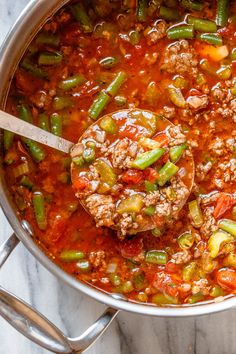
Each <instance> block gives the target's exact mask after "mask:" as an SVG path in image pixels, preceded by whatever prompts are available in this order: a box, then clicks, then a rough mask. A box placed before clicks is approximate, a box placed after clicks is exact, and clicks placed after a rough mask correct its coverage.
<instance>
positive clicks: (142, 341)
mask: <svg viewBox="0 0 236 354" xmlns="http://www.w3.org/2000/svg"><path fill="white" fill-rule="evenodd" d="M39 1H40V0H39ZM49 1H50V0H49ZM27 2H28V0H14V1H13V0H0V9H1V10H0V43H1V42H2V41H3V40H4V37H5V36H6V34H7V32H8V30H9V29H10V26H11V25H12V24H13V23H14V21H15V19H16V17H17V16H18V14H19V12H20V11H21V9H22V8H23V7H24V6H25V5H26V4H27ZM10 233H11V228H10V226H9V225H8V223H7V221H6V219H5V217H4V215H3V213H2V212H1V211H0V243H1V242H3V241H4V240H5V239H6V238H7V236H9V235H10ZM0 284H1V285H3V286H4V287H6V288H7V289H9V290H10V291H12V292H13V293H15V294H17V295H18V296H20V297H22V298H23V299H24V300H26V301H27V302H29V303H31V304H32V305H33V306H35V307H36V308H37V309H38V310H39V311H41V312H42V313H43V314H44V315H45V316H47V317H48V318H49V319H50V320H51V321H53V322H54V323H55V324H56V325H57V326H58V327H59V328H60V329H61V330H62V331H64V332H65V333H66V334H68V335H70V336H77V335H78V334H79V333H81V332H82V331H83V330H85V329H86V328H87V326H88V325H90V324H91V323H92V322H93V321H94V320H95V319H96V318H97V317H98V316H99V314H101V313H102V311H103V310H104V306H103V305H102V304H99V303H97V302H95V301H94V300H92V299H89V298H88V297H86V296H84V295H82V294H79V293H78V292H76V291H75V290H73V289H71V288H69V287H68V286H66V285H65V284H63V283H61V282H59V281H58V280H57V279H56V278H55V277H54V276H52V275H51V274H50V273H49V272H48V271H47V270H45V269H44V268H43V267H42V266H41V265H40V264H39V263H38V262H37V261H36V260H35V259H34V258H33V257H32V256H31V254H29V252H28V251H27V250H26V249H25V248H24V247H23V246H22V245H19V246H18V247H17V249H16V250H15V251H14V252H13V254H12V256H11V257H10V259H9V260H8V262H7V264H6V265H5V266H4V268H3V269H2V270H1V273H0ZM235 317H236V312H235V310H231V311H228V312H224V313H220V314H216V315H210V316H202V317H199V318H187V319H163V318H150V317H144V316H143V317H141V316H138V315H134V314H129V313H124V312H123V313H120V314H119V315H118V318H117V319H116V320H115V321H114V322H113V323H112V325H111V326H110V327H109V328H108V330H107V331H106V333H105V334H104V335H103V336H102V338H101V339H99V340H98V341H97V342H96V344H95V345H94V346H93V347H92V348H90V349H89V350H88V351H87V352H86V353H88V354H106V353H107V354H144V353H145V354H235V353H236V318H235ZM6 353H7V354H46V353H48V352H47V351H46V350H43V349H41V348H39V347H38V346H36V345H35V344H33V343H31V342H30V341H28V339H26V338H24V337H23V336H22V335H21V334H19V333H17V332H16V331H15V330H14V329H13V328H11V327H10V326H9V325H8V324H7V323H6V322H5V321H4V320H3V319H1V318H0V354H6Z"/></svg>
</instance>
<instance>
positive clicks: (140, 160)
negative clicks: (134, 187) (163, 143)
mask: <svg viewBox="0 0 236 354" xmlns="http://www.w3.org/2000/svg"><path fill="white" fill-rule="evenodd" d="M165 152H166V150H165V149H163V148H158V149H154V150H150V151H146V152H144V153H142V154H139V155H138V157H137V158H136V159H135V160H134V161H133V162H132V167H133V168H136V169H138V170H145V168H147V167H149V166H151V165H152V164H154V162H156V161H157V160H159V158H160V157H161V156H162V155H163V154H164V153H165Z"/></svg>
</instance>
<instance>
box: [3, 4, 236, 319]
mask: <svg viewBox="0 0 236 354" xmlns="http://www.w3.org/2000/svg"><path fill="white" fill-rule="evenodd" d="M67 2H68V0H64V1H58V0H50V1H48V0H40V1H38V0H32V1H31V2H30V3H29V5H28V6H27V8H26V9H25V11H24V12H23V14H22V15H21V16H20V18H19V19H18V21H17V23H16V24H15V26H14V28H13V30H12V31H11V33H10V35H9V36H8V38H7V40H6V42H5V44H4V45H3V47H2V50H1V53H0V54H1V55H0V77H1V85H0V108H1V109H3V110H4V108H5V103H6V98H7V93H8V91H9V86H10V81H11V78H12V76H13V75H14V70H15V68H16V66H17V64H18V62H19V60H20V58H21V57H22V54H23V53H24V51H25V49H26V48H27V46H28V44H29V43H30V41H31V39H32V38H33V36H34V35H35V34H36V32H37V30H38V29H40V27H41V26H42V24H43V23H44V22H45V20H46V18H47V17H49V16H51V15H52V14H53V13H55V11H56V10H58V9H59V8H60V7H61V6H63V5H65V4H66V3H67ZM0 178H1V181H0V203H1V206H2V208H3V210H4V212H5V215H6V217H7V218H8V220H9V223H10V224H11V226H12V228H13V229H14V231H15V233H16V234H17V237H18V238H19V239H20V240H21V241H22V242H23V244H24V245H25V246H26V247H27V249H28V250H29V251H30V252H31V253H32V254H33V255H34V256H35V257H36V258H37V259H38V260H39V261H40V262H41V263H42V264H43V265H44V266H45V267H46V268H47V269H48V270H49V271H50V272H51V273H53V274H54V275H55V276H57V277H58V278H60V279H61V280H63V281H64V282H65V283H67V284H68V285H70V286H72V287H73V288H74V289H77V290H78V291H81V292H83V293H85V294H87V295H89V296H90V297H92V298H94V299H96V300H97V301H100V302H102V303H105V304H107V305H109V306H111V307H112V308H117V309H122V310H126V311H130V312H134V313H139V314H143V315H150V316H159V317H161V316H163V317H185V316H198V315H204V314H209V313H214V312H219V311H223V310H226V309H230V308H233V307H234V306H236V297H235V296H233V295H232V296H227V297H226V298H225V300H224V301H222V302H219V303H216V302H214V301H206V302H204V303H203V302H202V303H197V304H194V305H182V306H169V307H157V306H155V305H152V304H138V303H134V302H131V301H126V299H122V298H120V297H116V296H112V295H110V294H106V293H104V292H102V291H99V290H97V289H95V288H93V287H91V286H88V285H86V284H83V283H82V282H79V281H78V280H76V279H75V278H73V277H71V276H70V275H68V274H66V273H65V272H64V271H63V270H61V269H60V268H59V267H58V266H56V265H55V264H54V263H52V262H51V261H50V259H49V258H48V257H47V256H46V255H45V254H44V253H43V252H42V251H41V250H40V249H39V248H38V246H37V245H36V243H35V242H34V241H33V239H32V237H31V235H30V234H29V233H28V232H27V231H26V230H25V229H24V228H23V227H22V225H21V222H20V221H19V219H18V217H17V214H16V210H15V207H14V204H13V203H12V201H11V196H10V194H9V192H8V189H7V186H6V184H5V181H4V171H3V169H2V167H1V166H0ZM112 311H113V310H112Z"/></svg>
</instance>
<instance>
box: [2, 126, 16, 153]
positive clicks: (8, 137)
mask: <svg viewBox="0 0 236 354" xmlns="http://www.w3.org/2000/svg"><path fill="white" fill-rule="evenodd" d="M14 136H15V134H14V133H12V132H9V131H8V130H4V133H3V146H4V150H5V151H8V150H9V149H10V148H11V147H12V145H13V141H14Z"/></svg>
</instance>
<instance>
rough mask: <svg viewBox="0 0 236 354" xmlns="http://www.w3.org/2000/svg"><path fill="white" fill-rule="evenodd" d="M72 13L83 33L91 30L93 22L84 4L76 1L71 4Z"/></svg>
mask: <svg viewBox="0 0 236 354" xmlns="http://www.w3.org/2000/svg"><path fill="white" fill-rule="evenodd" d="M72 13H73V15H74V17H75V19H76V21H78V22H79V23H80V25H81V27H82V29H83V31H84V32H85V33H91V32H93V24H92V21H91V19H90V18H89V16H88V14H87V12H86V10H85V8H84V6H83V5H82V4H81V3H77V4H76V5H74V6H72Z"/></svg>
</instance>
